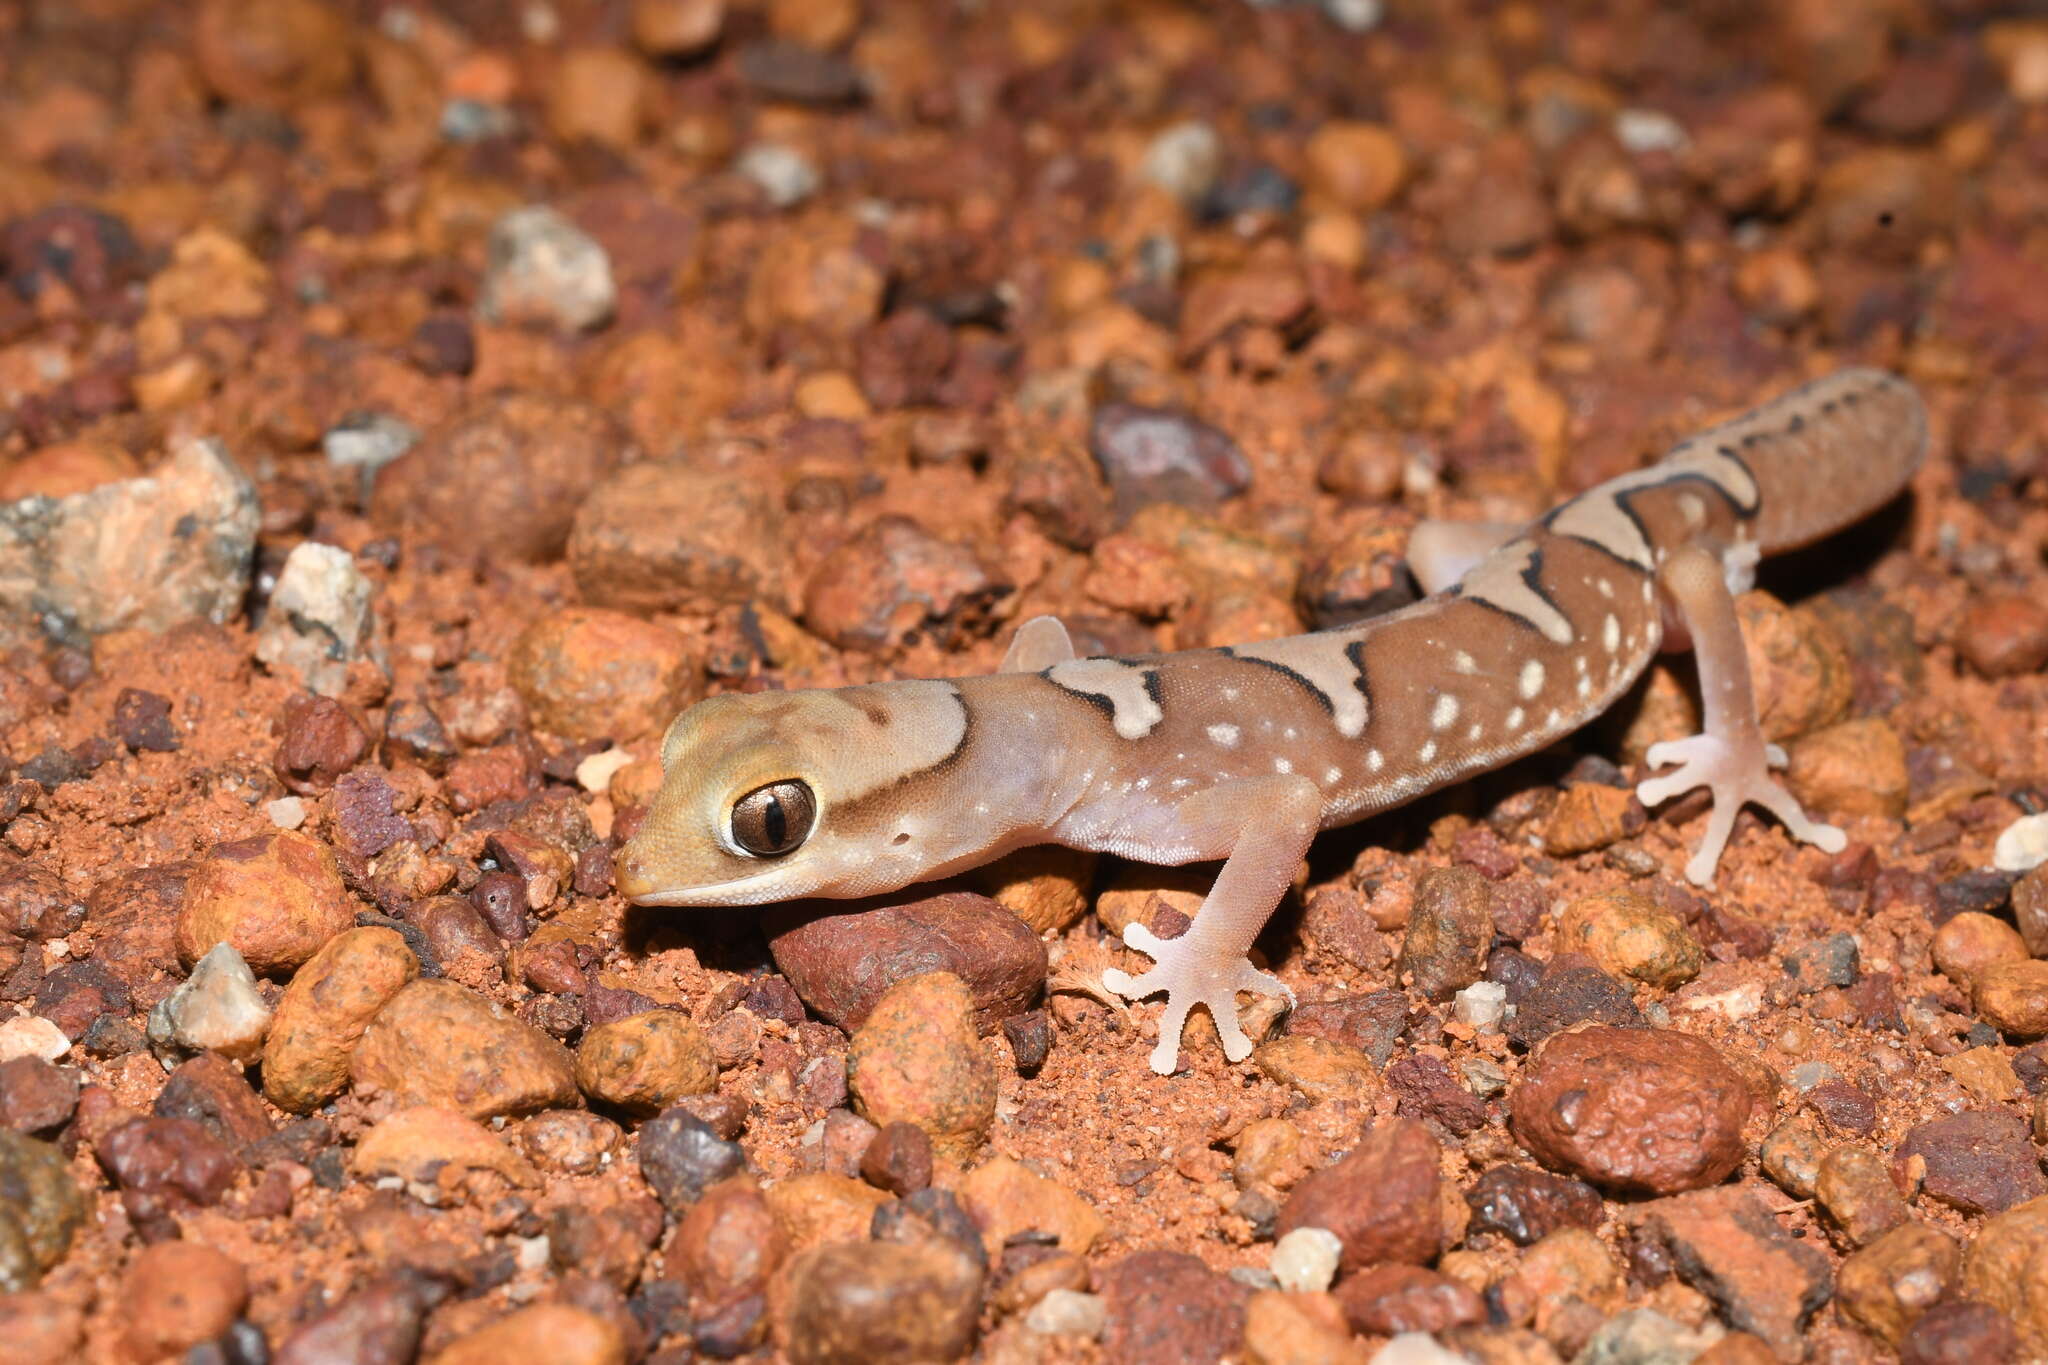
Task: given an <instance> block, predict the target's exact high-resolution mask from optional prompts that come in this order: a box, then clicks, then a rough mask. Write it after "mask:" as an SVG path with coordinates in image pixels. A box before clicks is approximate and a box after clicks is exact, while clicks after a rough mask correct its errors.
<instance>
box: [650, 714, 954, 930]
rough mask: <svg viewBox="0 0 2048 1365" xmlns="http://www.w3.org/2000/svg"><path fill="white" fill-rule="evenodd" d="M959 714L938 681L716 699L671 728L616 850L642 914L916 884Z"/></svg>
mask: <svg viewBox="0 0 2048 1365" xmlns="http://www.w3.org/2000/svg"><path fill="white" fill-rule="evenodd" d="M966 739H967V711H966V707H965V705H964V703H962V701H961V700H960V696H959V693H958V691H957V690H956V689H955V688H954V687H953V686H952V684H950V683H944V682H922V681H919V682H894V683H880V684H875V685H873V686H867V687H847V688H839V689H836V690H833V691H815V692H762V693H753V694H747V695H738V694H732V695H726V696H719V697H713V698H710V699H709V700H707V701H703V702H700V703H698V704H697V705H696V706H693V707H691V708H690V709H689V710H687V711H685V712H683V714H682V715H680V716H678V717H677V718H676V720H675V723H674V724H672V725H671V726H669V729H668V734H667V735H666V736H665V737H664V738H663V740H662V745H661V771H662V780H661V788H660V790H659V791H658V792H657V793H656V794H655V797H654V801H653V803H652V804H651V805H650V806H649V807H648V811H647V818H646V820H645V822H643V823H642V825H641V826H640V829H639V831H638V832H637V833H636V834H634V836H633V837H632V838H631V839H630V840H629V841H627V843H626V846H625V847H624V848H623V849H622V850H621V851H620V859H619V869H618V889H619V892H620V894H622V895H624V896H626V897H627V898H628V899H630V900H633V901H637V902H638V903H640V904H642V905H761V904H767V903H770V902H775V901H783V900H791V899H795V898H797V897H802V896H834V897H850V896H866V895H874V894H878V893H881V892H884V891H893V890H896V889H897V888H899V887H903V886H907V885H909V884H910V883H912V882H914V881H917V880H919V879H921V878H922V877H923V876H925V875H926V874H927V873H928V872H929V871H930V870H931V869H932V868H933V867H934V866H936V865H938V864H940V863H943V862H946V861H949V860H950V859H951V857H952V852H951V851H950V850H948V849H941V848H938V847H936V846H935V839H936V837H937V836H938V834H939V830H938V828H937V824H938V822H937V821H936V820H935V818H934V815H935V814H936V813H939V812H942V811H943V809H944V805H943V803H942V802H935V801H932V800H930V799H921V797H924V796H927V795H928V794H929V791H930V789H931V787H932V786H934V785H935V784H938V783H941V782H943V781H944V780H945V778H944V769H945V766H946V765H947V763H948V761H949V760H951V759H952V758H953V757H954V756H955V755H956V754H957V753H958V752H959V751H960V749H961V747H962V746H963V745H964V744H965V743H966Z"/></svg>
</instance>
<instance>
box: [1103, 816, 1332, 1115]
mask: <svg viewBox="0 0 2048 1365" xmlns="http://www.w3.org/2000/svg"><path fill="white" fill-rule="evenodd" d="M1322 810H1323V802H1322V796H1321V794H1320V793H1319V792H1318V791H1317V790H1316V786H1315V784H1314V783H1313V782H1310V781H1309V780H1308V779H1307V778H1305V777H1299V776H1292V777H1278V776H1276V777H1261V778H1253V779H1250V780H1247V781H1243V782H1233V783H1230V784H1229V785H1227V786H1223V787H1217V788H1214V789H1212V790H1210V791H1206V792H1203V793H1202V794H1201V795H1199V796H1195V797H1191V798H1190V799H1189V800H1188V801H1187V802H1186V803H1185V804H1184V805H1183V806H1182V807H1181V809H1180V811H1179V812H1178V814H1179V816H1180V820H1181V829H1180V831H1179V832H1180V833H1181V834H1183V835H1185V836H1186V837H1187V839H1188V841H1189V842H1190V843H1191V844H1192V845H1193V846H1194V847H1197V848H1199V849H1202V850H1204V851H1205V852H1206V853H1208V856H1212V857H1213V856H1215V855H1216V854H1218V853H1227V854H1228V855H1229V856H1228V860H1227V861H1226V862H1225V863H1224V864H1223V871H1222V872H1221V873H1219V874H1218V875H1217V877H1216V884H1215V885H1214V886H1212V887H1210V888H1209V894H1208V896H1207V897H1206V898H1205V899H1204V900H1203V901H1202V908H1201V910H1200V911H1199V912H1198V913H1197V914H1196V915H1195V922H1194V923H1193V924H1192V925H1191V926H1189V928H1188V931H1187V932H1186V933H1185V934H1182V935H1181V936H1180V937H1179V938H1175V939H1162V938H1160V937H1159V936H1158V935H1156V934H1154V933H1153V932H1152V931H1151V930H1150V929H1148V928H1146V927H1145V926H1144V925H1142V924H1130V925H1127V926H1125V928H1124V942H1125V943H1127V944H1129V945H1130V946H1131V947H1133V948H1136V949H1137V950H1138V951H1139V952H1141V953H1144V954H1145V955H1146V956H1148V957H1150V958H1151V959H1152V960H1153V963H1154V965H1153V966H1152V968H1151V970H1149V971H1146V972H1143V973H1140V974H1139V975H1137V976H1135V977H1134V976H1132V975H1131V974H1130V973H1128V972H1124V971H1118V970H1116V969H1114V968H1112V969H1111V970H1110V971H1107V972H1105V973H1103V983H1104V984H1105V985H1107V986H1108V987H1109V988H1110V989H1111V990H1113V991H1115V992H1116V993H1117V994H1118V995H1122V996H1126V997H1128V998H1130V999H1133V1000H1136V999H1141V998H1143V997H1145V996H1148V995H1157V994H1159V993H1160V992H1161V991H1164V992H1165V993H1166V1013H1165V1014H1163V1015H1161V1016H1160V1019H1159V1046H1158V1047H1156V1048H1154V1049H1153V1050H1152V1059H1151V1061H1152V1069H1153V1070H1154V1071H1156V1072H1158V1073H1159V1074H1160V1075H1162V1076H1169V1075H1172V1074H1173V1069H1174V1067H1175V1066H1176V1065H1177V1064H1178V1063H1179V1060H1180V1035H1181V1030H1182V1028H1184V1027H1185V1026H1186V1024H1187V1019H1188V1011H1189V1010H1191V1009H1193V1008H1194V1007H1195V1006H1196V1005H1205V1006H1207V1007H1208V1010H1209V1014H1210V1017H1212V1018H1213V1019H1214V1020H1215V1021H1216V1033H1217V1036H1218V1037H1220V1038H1221V1039H1222V1040H1223V1055H1224V1056H1225V1057H1227V1058H1229V1059H1230V1060H1231V1061H1233V1062H1241V1061H1243V1060H1244V1059H1245V1058H1246V1057H1248V1056H1249V1055H1251V1050H1252V1041H1251V1039H1249V1038H1247V1037H1246V1036H1245V1033H1244V1029H1243V1028H1242V1027H1240V1026H1239V1025H1238V1022H1237V993H1238V992H1239V991H1258V992H1260V993H1261V994H1265V995H1280V996H1285V997H1286V998H1287V999H1288V1001H1289V1002H1290V1003H1291V1002H1292V1001H1293V999H1294V993H1293V992H1292V991H1290V990H1288V989H1287V987H1286V986H1284V985H1283V984H1281V982H1280V981H1279V980H1278V978H1276V977H1274V976H1271V975H1270V974H1268V973H1266V972H1262V971H1260V970H1259V969H1258V968H1256V967H1254V966H1252V964H1251V962H1250V960H1249V959H1248V958H1247V957H1246V954H1247V953H1248V952H1250V950H1251V946H1252V940H1253V939H1255V938H1257V937H1258V935H1259V930H1260V928H1261V927H1263V926H1264V925H1265V923H1266V920H1267V919H1268V918H1269V917H1270V916H1271V915H1272V913H1273V907H1274V906H1276V905H1278V904H1279V903H1280V897H1281V896H1283V895H1285V894H1286V892H1287V888H1288V886H1289V885H1290V884H1291V883H1292V882H1293V880H1294V873H1295V869H1296V868H1298V867H1299V866H1300V865H1301V860H1302V856H1303V855H1304V854H1306V853H1307V852H1308V846H1309V842H1310V840H1312V839H1314V838H1315V836H1316V830H1317V829H1318V827H1319V826H1320V825H1321V822H1322ZM1196 856H1198V857H1199V856H1202V855H1201V854H1197V855H1196Z"/></svg>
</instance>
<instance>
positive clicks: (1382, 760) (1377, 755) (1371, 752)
mask: <svg viewBox="0 0 2048 1365" xmlns="http://www.w3.org/2000/svg"><path fill="white" fill-rule="evenodd" d="M1365 766H1366V767H1368V768H1370V769H1371V770H1372V771H1374V772H1378V771H1379V770H1380V769H1382V768H1384V767H1386V766H1387V760H1386V756H1385V755H1384V754H1382V753H1381V752H1380V751H1379V750H1378V749H1368V750H1366V751H1365Z"/></svg>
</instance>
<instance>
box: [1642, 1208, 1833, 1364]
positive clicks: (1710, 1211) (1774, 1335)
mask: <svg viewBox="0 0 2048 1365" xmlns="http://www.w3.org/2000/svg"><path fill="white" fill-rule="evenodd" d="M1631 1221H1632V1222H1633V1223H1634V1225H1635V1226H1636V1228H1637V1229H1638V1231H1639V1233H1640V1235H1642V1236H1645V1237H1648V1238H1653V1239H1655V1240H1657V1241H1660V1242H1662V1243H1663V1245H1664V1247H1665V1248H1666V1249H1667V1250H1668V1251H1669V1253H1670V1255H1671V1258H1672V1264H1673V1265H1674V1266H1675V1267H1677V1269H1678V1270H1679V1273H1680V1274H1681V1275H1682V1276H1683V1277H1684V1278H1685V1279H1686V1280H1687V1281H1688V1282H1690V1283H1691V1284H1692V1285H1693V1287H1694V1288H1696V1289H1699V1290H1700V1291H1701V1292H1702V1293H1708V1294H1711V1295H1712V1297H1713V1299H1714V1302H1715V1305H1716V1306H1717V1308H1718V1309H1719V1311H1720V1314H1721V1317H1722V1320H1723V1321H1724V1322H1726V1323H1727V1324H1728V1325H1729V1326H1730V1327H1734V1328H1736V1329H1738V1330H1740V1331H1745V1332H1753V1333H1755V1334H1756V1335H1757V1336H1760V1337H1762V1338H1763V1339H1764V1340H1765V1341H1767V1342H1769V1343H1770V1344H1771V1345H1772V1347H1773V1348H1774V1349H1776V1350H1777V1351H1778V1353H1779V1355H1780V1357H1781V1358H1784V1359H1795V1358H1797V1357H1798V1356H1799V1355H1800V1354H1801V1342H1800V1333H1801V1332H1802V1331H1803V1330H1804V1329H1805V1328H1806V1325H1807V1323H1808V1322H1809V1321H1810V1320H1811V1319H1812V1317H1813V1314H1814V1313H1815V1312H1817V1311H1818V1310H1819V1309H1820V1307H1821V1305H1822V1304H1824V1303H1826V1302H1827V1299H1828V1291H1829V1287H1830V1286H1829V1275H1828V1262H1827V1257H1826V1256H1825V1255H1823V1254H1822V1253H1821V1251H1820V1250H1819V1249H1817V1248H1815V1247H1813V1246H1811V1245H1808V1244H1807V1243H1805V1242H1802V1241H1799V1240H1797V1239H1795V1238H1793V1237H1792V1236H1791V1235H1790V1234H1789V1233H1787V1232H1786V1231H1785V1230H1784V1228H1783V1227H1781V1226H1780V1225H1779V1223H1778V1221H1777V1220H1776V1219H1775V1218H1773V1217H1772V1216H1771V1215H1770V1213H1769V1212H1768V1211H1767V1210H1766V1209H1765V1208H1764V1206H1763V1205H1762V1204H1761V1203H1759V1202H1758V1201H1757V1199H1756V1196H1755V1195H1753V1194H1751V1193H1749V1192H1748V1191H1747V1190H1744V1189H1741V1188H1739V1187H1731V1188H1728V1189H1719V1190H1695V1191H1693V1192H1692V1193H1689V1194H1680V1195H1674V1196H1672V1197H1671V1198H1668V1199H1658V1200H1654V1201H1652V1202H1650V1203H1647V1204H1643V1205H1641V1206H1640V1207H1639V1208H1638V1209H1637V1210H1635V1211H1634V1212H1633V1213H1632V1214H1631Z"/></svg>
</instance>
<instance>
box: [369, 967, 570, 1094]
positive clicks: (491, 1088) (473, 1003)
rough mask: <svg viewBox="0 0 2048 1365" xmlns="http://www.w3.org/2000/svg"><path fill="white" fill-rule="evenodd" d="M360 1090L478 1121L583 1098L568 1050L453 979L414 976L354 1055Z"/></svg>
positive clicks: (380, 1015)
mask: <svg viewBox="0 0 2048 1365" xmlns="http://www.w3.org/2000/svg"><path fill="white" fill-rule="evenodd" d="M349 1078H350V1081H351V1082H352V1083H353V1085H354V1086H355V1088H356V1089H358V1090H375V1091H380V1092H382V1093H384V1094H387V1095H389V1096H390V1097H391V1098H392V1100H393V1101H394V1102H395V1103H398V1104H401V1105H413V1104H426V1105H434V1106H437V1107H440V1108H444V1109H453V1110H456V1111H457V1112H459V1113H463V1114H467V1115H468V1116H469V1117H471V1118H473V1119H489V1118H494V1117H497V1116H499V1115H507V1114H521V1113H531V1112H533V1111H534V1110H538V1109H546V1108H549V1107H554V1106H567V1105H573V1104H575V1103H576V1102H577V1099H578V1094H577V1090H576V1076H575V1063H574V1062H573V1061H572V1060H571V1058H570V1056H569V1053H568V1050H567V1049H565V1048H564V1047H563V1046H562V1045H561V1044H560V1043H558V1042H556V1041H555V1040H554V1039H552V1038H550V1037H548V1035H547V1034H545V1033H543V1032H541V1031H540V1030H539V1029H537V1028H535V1027H534V1026H533V1025H531V1024H528V1023H526V1022H524V1021H523V1020H520V1019H518V1018H515V1017H514V1016H513V1015H512V1014H511V1013H510V1012H509V1011H507V1010H505V1009H504V1008H503V1007H502V1006H499V1005H496V1004H493V1003H491V1002H489V1001H487V1000H485V999H484V998H483V997H482V996H479V995H477V994H476V993H475V992H473V991H470V990H468V989H466V988H464V987H462V986H458V985H456V984H455V983H454V982H452V981H438V980H436V981H430V980H421V981H414V982H412V983H411V984H409V985H407V986H405V987H404V988H403V989H401V990H400V991H399V992H398V993H397V994H396V995H395V996H393V997H392V998H391V1001H390V1003H388V1004H387V1005H385V1006H384V1008H383V1009H382V1010H381V1011H379V1012H378V1014H377V1016H376V1017H375V1018H374V1019H372V1020H371V1021H370V1024H369V1026H368V1027H367V1028H366V1029H365V1030H364V1031H363V1036H362V1041H361V1042H359V1043H357V1044H356V1048H355V1051H354V1053H353V1054H352V1055H351V1057H350V1059H349Z"/></svg>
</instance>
